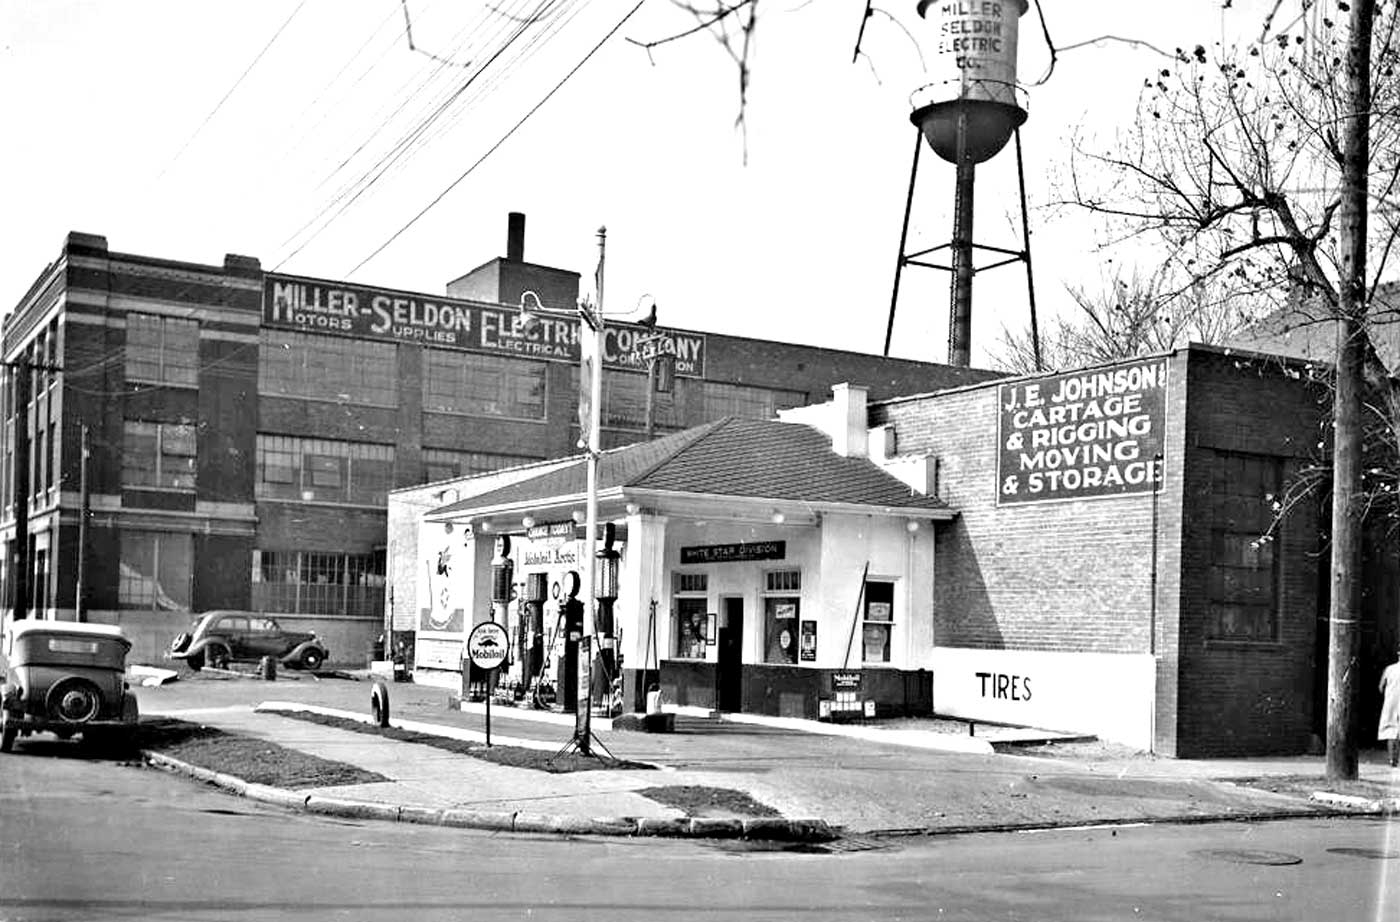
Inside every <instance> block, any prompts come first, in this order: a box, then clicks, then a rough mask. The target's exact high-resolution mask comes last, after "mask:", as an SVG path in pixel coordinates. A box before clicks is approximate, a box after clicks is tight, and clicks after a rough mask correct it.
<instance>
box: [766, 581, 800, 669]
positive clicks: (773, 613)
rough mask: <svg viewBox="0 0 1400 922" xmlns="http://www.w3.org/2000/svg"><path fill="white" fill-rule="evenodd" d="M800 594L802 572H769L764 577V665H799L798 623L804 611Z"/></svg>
mask: <svg viewBox="0 0 1400 922" xmlns="http://www.w3.org/2000/svg"><path fill="white" fill-rule="evenodd" d="M801 591H802V571H801V570H769V571H768V572H767V573H764V574H763V593H764V595H763V661H764V662H765V663H783V664H789V663H791V664H794V665H795V664H796V663H797V645H798V639H797V638H798V631H797V626H798V624H797V620H798V614H799V613H800V611H801V598H800V597H799V594H800V593H801Z"/></svg>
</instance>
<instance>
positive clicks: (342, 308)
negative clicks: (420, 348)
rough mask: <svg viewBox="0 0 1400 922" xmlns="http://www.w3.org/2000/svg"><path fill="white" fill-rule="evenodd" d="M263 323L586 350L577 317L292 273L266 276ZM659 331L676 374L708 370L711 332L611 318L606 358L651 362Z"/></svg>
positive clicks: (564, 351)
mask: <svg viewBox="0 0 1400 922" xmlns="http://www.w3.org/2000/svg"><path fill="white" fill-rule="evenodd" d="M263 325H264V326H269V327H281V328H283V329H291V330H300V331H302V332H305V333H334V334H338V335H341V336H354V337H358V338H362V339H383V340H391V341H395V342H409V343H418V344H420V345H424V346H432V347H434V348H444V349H464V350H468V351H471V352H488V353H493V354H496V355H511V356H515V357H517V358H531V359H546V360H553V361H566V362H575V363H576V362H578V361H579V358H580V354H581V347H580V343H579V337H580V335H581V332H580V321H579V319H578V318H577V317H553V316H547V317H544V318H541V319H540V320H539V322H537V323H535V324H532V325H530V326H529V327H528V328H527V326H526V324H525V322H524V317H523V316H522V312H521V311H520V310H519V309H517V308H511V307H496V306H492V305H488V304H480V303H477V302H474V301H461V300H457V299H452V298H427V297H424V296H423V295H421V294H413V293H411V292H404V291H393V290H390V289H385V288H366V287H364V286H359V285H344V284H341V283H338V282H325V281H319V280H316V279H307V278H299V277H295V276H287V275H272V274H269V275H268V276H267V277H266V281H265V282H264V288H263ZM655 333H660V334H661V335H662V336H663V338H664V339H665V340H666V343H665V345H664V347H663V351H665V352H667V353H669V354H672V355H674V356H675V373H676V374H678V375H686V376H689V377H695V378H700V377H704V374H705V337H704V336H703V335H701V334H699V333H684V332H679V331H676V330H657V331H652V330H648V329H646V328H644V327H639V326H635V325H632V324H623V323H617V324H613V323H609V324H608V325H607V326H606V327H605V328H604V333H603V361H604V363H605V364H606V365H609V366H612V367H615V368H640V369H645V367H646V365H645V361H646V359H645V358H644V357H643V354H642V353H641V352H640V351H639V348H638V347H639V345H640V343H639V340H641V339H644V338H646V337H649V336H652V335H654V334H655Z"/></svg>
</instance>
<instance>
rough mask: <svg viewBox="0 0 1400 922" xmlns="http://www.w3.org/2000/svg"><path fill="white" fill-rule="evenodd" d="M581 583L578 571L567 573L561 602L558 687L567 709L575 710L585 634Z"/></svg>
mask: <svg viewBox="0 0 1400 922" xmlns="http://www.w3.org/2000/svg"><path fill="white" fill-rule="evenodd" d="M580 583H581V581H580V579H579V575H578V571H576V570H570V571H569V572H568V573H565V574H564V598H563V599H561V600H560V602H559V608H560V610H561V611H562V613H563V615H564V659H563V662H561V663H560V664H559V683H558V685H557V686H556V687H557V688H558V689H559V690H560V691H562V692H563V702H564V710H566V711H573V710H574V709H575V708H576V707H577V706H578V642H579V638H581V637H582V636H583V602H581V601H579V598H578V591H579V587H580Z"/></svg>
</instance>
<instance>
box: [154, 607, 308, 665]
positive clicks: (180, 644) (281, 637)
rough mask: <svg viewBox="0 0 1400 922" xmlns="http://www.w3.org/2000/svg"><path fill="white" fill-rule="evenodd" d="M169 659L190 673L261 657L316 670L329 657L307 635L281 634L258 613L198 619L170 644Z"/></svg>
mask: <svg viewBox="0 0 1400 922" xmlns="http://www.w3.org/2000/svg"><path fill="white" fill-rule="evenodd" d="M169 656H170V658H171V659H182V660H184V661H185V662H186V663H188V664H189V666H190V668H191V669H201V668H203V667H204V666H206V665H208V666H211V667H213V668H215V669H223V668H225V667H227V666H228V664H229V663H231V662H233V661H235V660H253V661H256V660H260V659H262V658H263V657H264V656H271V657H273V658H274V659H276V660H278V661H280V662H282V663H284V664H286V665H288V666H299V667H301V668H302V669H319V668H320V667H321V664H322V663H324V662H325V661H326V659H327V658H328V657H329V656H330V651H329V650H328V649H326V645H325V644H324V643H322V641H321V639H320V638H319V637H317V636H316V635H315V634H314V633H311V632H309V631H288V630H284V629H283V628H282V626H281V625H280V624H278V623H277V621H276V620H275V619H273V618H269V617H267V616H266V615H261V614H258V613H257V612H248V611H211V612H208V613H207V614H203V615H200V616H199V617H198V618H196V619H195V621H194V623H193V624H191V625H190V629H189V630H188V631H185V632H182V633H181V634H180V635H179V636H177V637H176V638H175V640H174V641H172V642H171V644H170V653H169Z"/></svg>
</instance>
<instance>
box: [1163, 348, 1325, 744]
mask: <svg viewBox="0 0 1400 922" xmlns="http://www.w3.org/2000/svg"><path fill="white" fill-rule="evenodd" d="M1188 373H1189V382H1188V391H1189V393H1190V395H1191V400H1190V401H1189V403H1188V406H1187V408H1186V425H1187V443H1186V480H1185V496H1184V497H1183V502H1184V508H1185V510H1186V515H1185V517H1184V522H1185V526H1184V531H1183V535H1182V544H1181V554H1182V565H1181V601H1180V610H1181V626H1180V635H1179V643H1180V654H1179V669H1178V674H1179V681H1180V698H1179V702H1178V706H1177V721H1178V724H1177V744H1178V754H1179V755H1181V756H1183V757H1202V756H1212V755H1225V754H1229V755H1255V754H1257V755H1264V754H1272V753H1296V752H1302V751H1305V750H1306V749H1307V748H1308V745H1309V742H1310V737H1311V734H1312V733H1313V732H1314V731H1320V730H1321V727H1320V725H1319V723H1318V718H1320V717H1321V716H1322V715H1321V714H1319V713H1318V709H1317V703H1318V695H1317V692H1318V690H1319V689H1318V685H1317V682H1318V680H1319V678H1321V679H1322V681H1323V682H1325V661H1324V662H1318V661H1317V659H1316V648H1315V642H1316V640H1317V617H1318V613H1319V596H1318V581H1319V578H1320V577H1321V576H1322V575H1323V574H1324V573H1325V572H1326V570H1325V568H1323V567H1320V564H1319V561H1320V560H1321V559H1322V558H1320V557H1319V552H1320V551H1321V550H1322V548H1321V546H1320V539H1319V527H1320V524H1321V522H1320V519H1319V503H1320V501H1321V499H1322V497H1321V496H1317V495H1314V496H1311V497H1309V498H1308V499H1306V500H1304V501H1303V502H1301V503H1299V504H1297V505H1295V506H1294V507H1293V508H1292V510H1291V512H1290V513H1289V514H1288V515H1287V517H1286V518H1284V519H1283V520H1282V522H1281V523H1280V525H1279V531H1278V538H1277V541H1276V545H1275V551H1274V553H1275V554H1276V555H1277V557H1278V560H1279V569H1280V574H1279V582H1278V585H1277V594H1278V637H1277V640H1276V642H1273V643H1255V642H1249V643H1243V642H1227V641H1221V640H1211V639H1209V638H1208V637H1207V624H1208V614H1209V603H1210V595H1209V586H1208V580H1209V574H1210V565H1211V555H1210V551H1211V531H1212V529H1213V528H1214V527H1215V526H1216V525H1217V523H1221V524H1223V522H1224V520H1225V518H1226V516H1227V515H1228V510H1227V509H1225V508H1222V507H1220V506H1219V505H1217V504H1215V503H1213V502H1212V501H1211V496H1210V482H1211V476H1212V472H1213V470H1214V467H1215V465H1216V464H1218V463H1219V460H1220V454H1219V453H1220V452H1240V453H1248V454H1251V455H1263V456H1267V457H1272V458H1278V459H1281V461H1282V463H1283V470H1284V478H1285V482H1288V481H1291V480H1293V479H1295V478H1296V476H1297V474H1298V472H1299V470H1300V469H1301V468H1302V467H1303V465H1304V464H1306V463H1307V461H1308V459H1309V458H1311V457H1313V456H1314V455H1315V454H1316V453H1317V448H1316V445H1317V441H1318V436H1319V432H1320V431H1321V429H1320V427H1321V424H1322V419H1323V417H1324V415H1325V409H1326V407H1325V404H1326V400H1327V394H1326V391H1325V390H1324V389H1322V388H1320V387H1312V386H1310V385H1309V384H1308V383H1307V381H1306V379H1305V378H1303V377H1299V376H1298V373H1297V371H1296V370H1295V369H1292V368H1291V367H1289V366H1285V365H1282V364H1281V363H1280V362H1279V361H1278V360H1277V359H1269V358H1259V357H1251V356H1244V355H1228V354H1221V353H1215V352H1206V351H1195V352H1193V353H1192V354H1191V363H1190V367H1189V372H1188ZM1320 401H1321V403H1320ZM1319 667H1321V668H1319Z"/></svg>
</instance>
